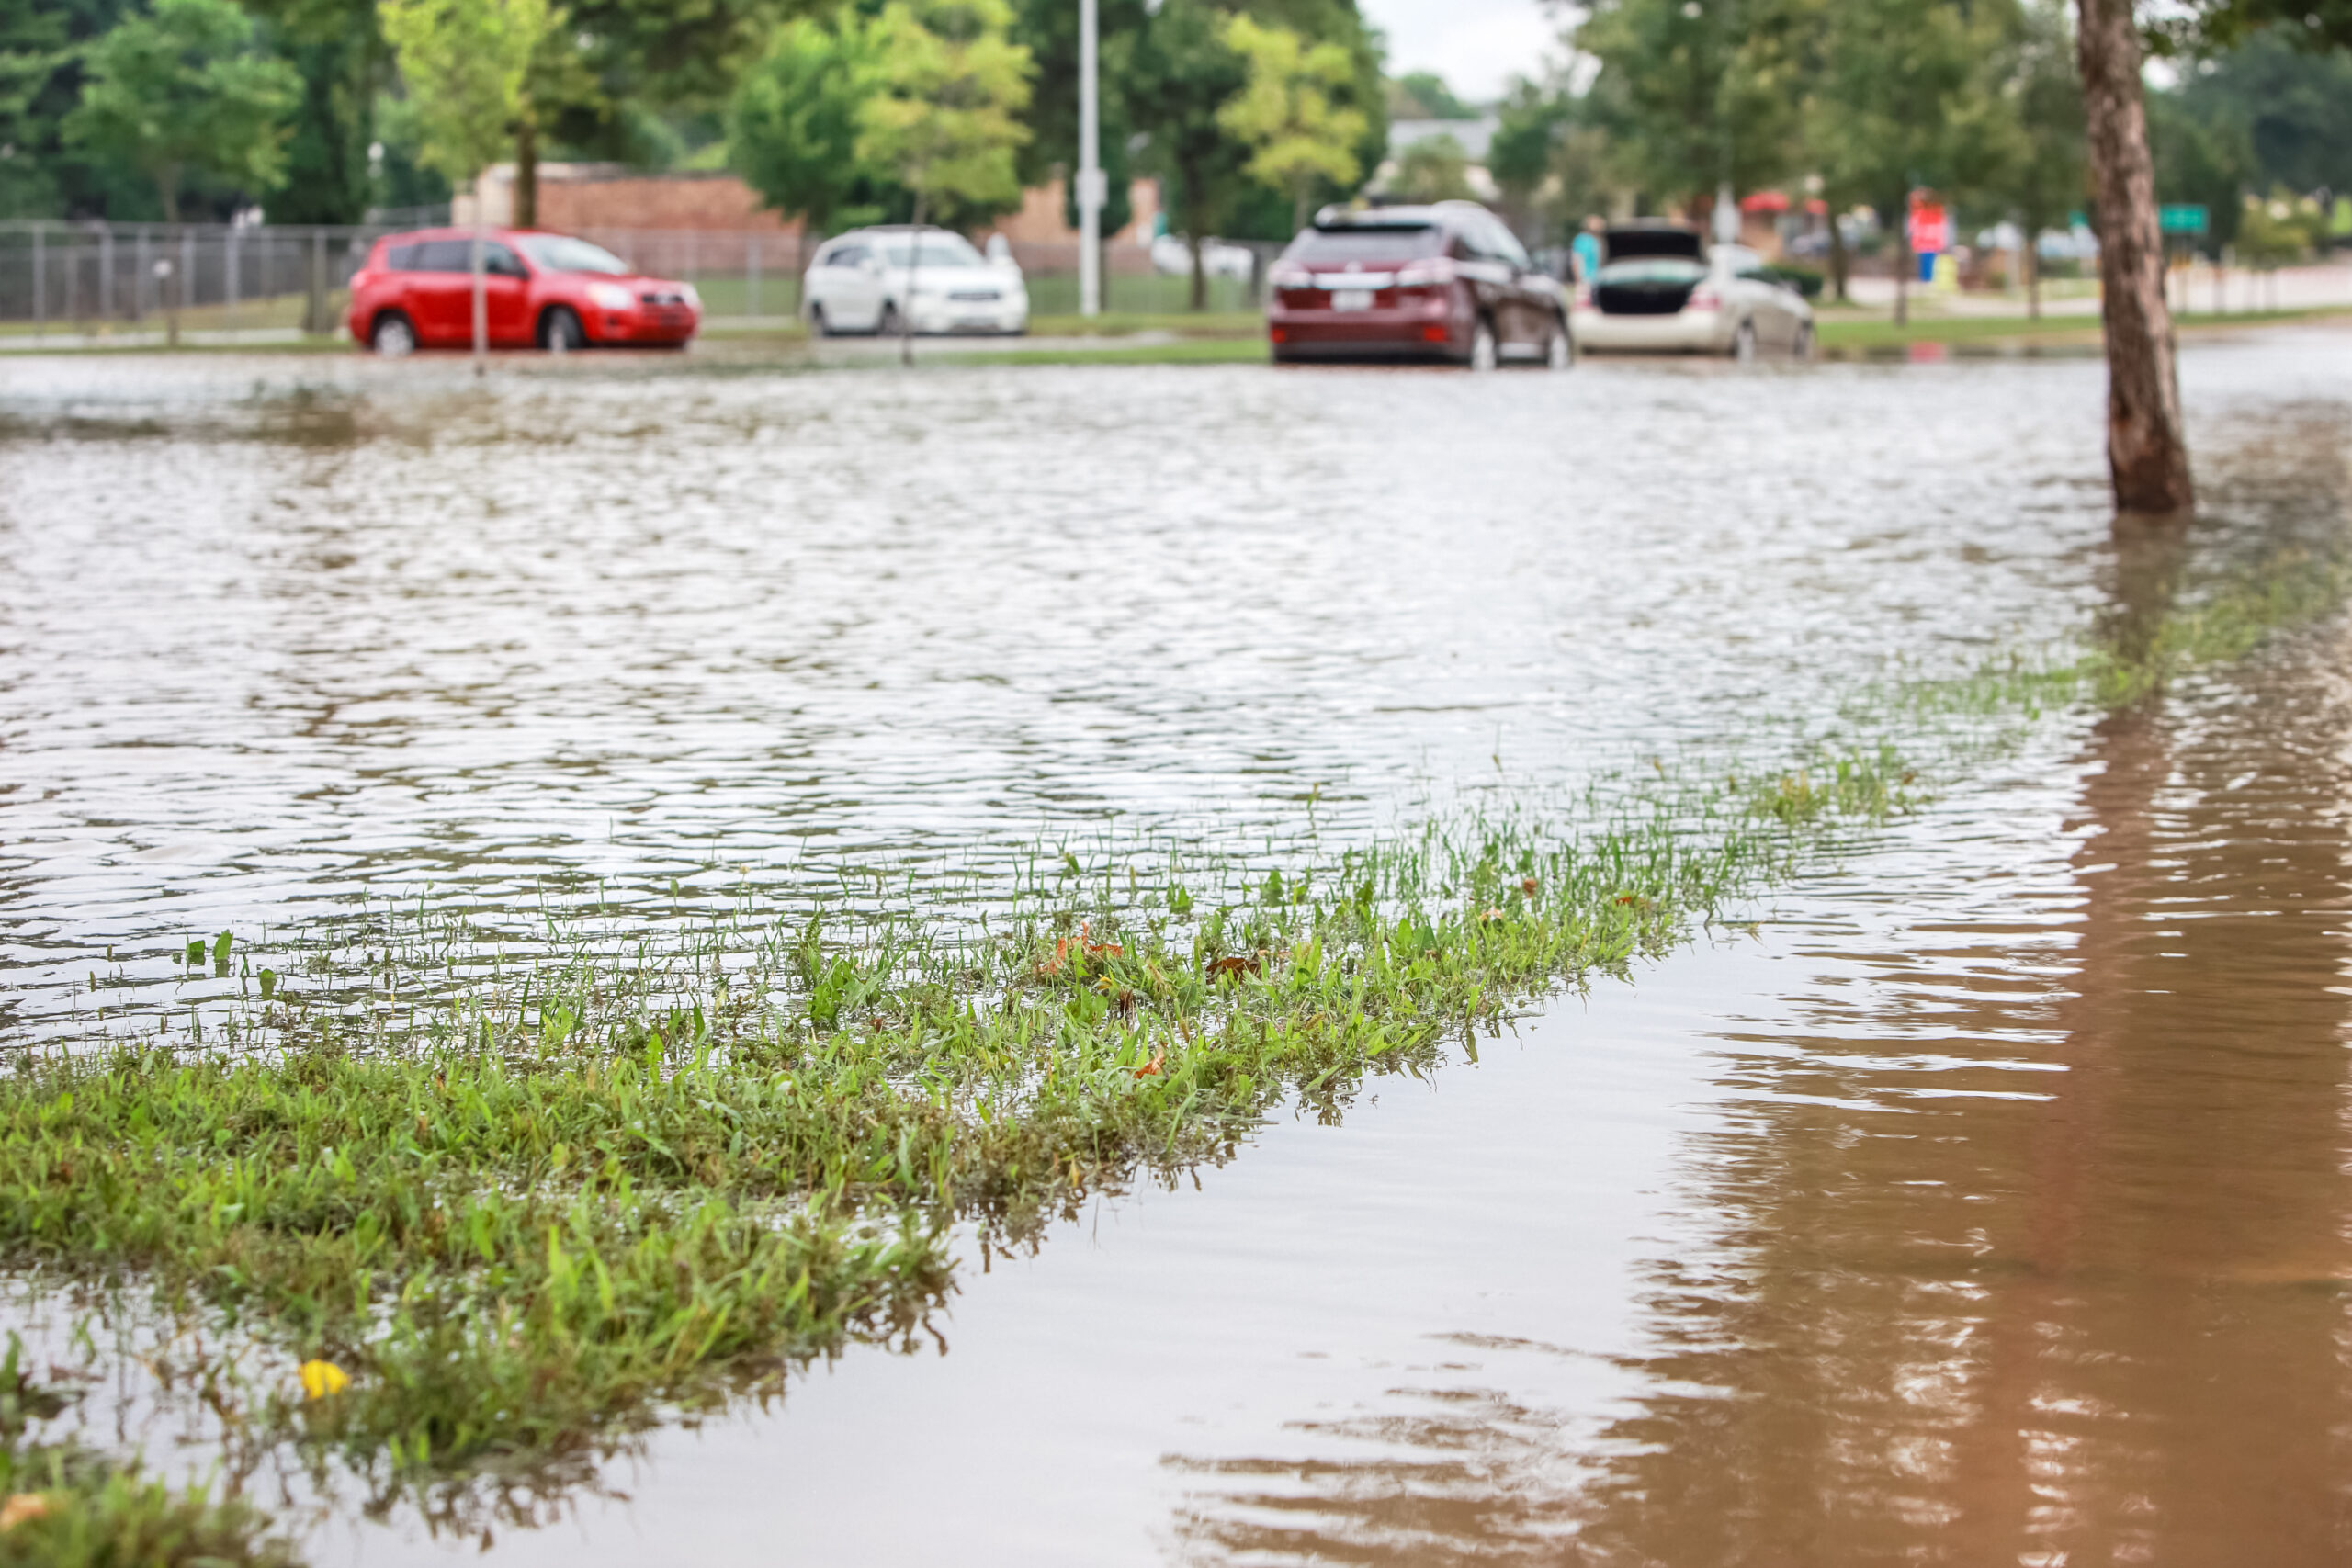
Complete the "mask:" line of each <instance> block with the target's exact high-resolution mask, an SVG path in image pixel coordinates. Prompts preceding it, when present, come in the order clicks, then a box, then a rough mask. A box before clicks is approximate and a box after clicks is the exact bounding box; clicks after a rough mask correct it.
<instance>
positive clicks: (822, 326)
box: [809, 305, 833, 337]
mask: <svg viewBox="0 0 2352 1568" xmlns="http://www.w3.org/2000/svg"><path fill="white" fill-rule="evenodd" d="M832 335H833V324H832V322H831V321H827V320H825V308H824V307H823V306H822V305H811V306H809V336H810V337H831V336H832Z"/></svg>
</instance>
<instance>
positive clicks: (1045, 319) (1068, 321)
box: [1029, 310, 1266, 338]
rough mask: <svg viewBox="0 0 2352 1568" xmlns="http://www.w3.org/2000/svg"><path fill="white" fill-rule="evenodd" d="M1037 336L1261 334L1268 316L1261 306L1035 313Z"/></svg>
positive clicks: (1031, 324) (1031, 326)
mask: <svg viewBox="0 0 2352 1568" xmlns="http://www.w3.org/2000/svg"><path fill="white" fill-rule="evenodd" d="M1029 331H1030V333H1031V335H1032V336H1035V337H1099V336H1112V335H1122V334H1125V333H1175V334H1176V335H1177V336H1178V337H1246V338H1261V337H1263V336H1264V335H1265V333H1266V317H1265V313H1264V312H1263V311H1260V310H1168V311H1145V310H1106V311H1104V312H1103V314H1102V315H1099V316H1095V317H1092V318H1089V317H1085V316H1080V315H1051V316H1032V317H1030V318H1029Z"/></svg>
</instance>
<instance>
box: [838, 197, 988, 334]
mask: <svg viewBox="0 0 2352 1568" xmlns="http://www.w3.org/2000/svg"><path fill="white" fill-rule="evenodd" d="M800 310H801V314H802V315H804V316H805V317H807V318H808V321H809V331H810V332H812V333H816V334H817V335H818V336H820V337H826V336H830V335H831V334H832V333H880V334H881V335H882V336H884V337H893V336H896V335H897V334H898V333H899V332H901V331H903V330H907V329H909V328H911V329H912V330H913V331H915V332H918V333H1024V332H1027V331H1028V330H1029V290H1028V287H1027V285H1026V284H1024V283H1023V281H1022V277H1021V268H1020V266H1019V265H1017V264H1015V263H1014V262H1013V260H1012V257H1011V256H1010V255H1009V254H1008V255H1006V256H1005V257H1004V258H1003V259H1001V260H995V261H992V260H990V259H989V258H988V257H987V256H984V255H982V254H980V253H979V252H978V251H976V250H974V249H973V248H972V243H971V242H970V241H968V240H967V239H965V238H964V236H963V235H961V234H958V233H956V232H954V231H950V230H946V229H933V228H931V227H929V226H925V227H924V229H923V230H922V233H921V234H920V236H918V234H917V233H916V231H914V230H913V229H912V228H910V227H909V226H907V225H904V224H891V225H886V226H883V227H879V228H874V229H853V230H851V231H849V232H848V233H846V234H838V235H835V236H834V237H833V238H832V239H831V240H829V241H827V242H826V243H825V247H824V249H822V250H820V251H819V252H818V253H817V254H816V256H815V258H814V259H813V260H811V261H810V262H809V272H808V276H806V277H804V278H803V279H802V280H801V286H800Z"/></svg>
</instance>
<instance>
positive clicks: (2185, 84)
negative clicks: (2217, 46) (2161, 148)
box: [2148, 27, 2352, 200]
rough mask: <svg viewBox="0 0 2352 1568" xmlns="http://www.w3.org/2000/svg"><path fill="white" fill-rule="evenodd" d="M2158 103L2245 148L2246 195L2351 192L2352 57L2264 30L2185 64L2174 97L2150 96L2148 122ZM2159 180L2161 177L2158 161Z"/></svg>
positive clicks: (2282, 32) (2161, 164)
mask: <svg viewBox="0 0 2352 1568" xmlns="http://www.w3.org/2000/svg"><path fill="white" fill-rule="evenodd" d="M2160 103H2161V104H2162V105H2163V106H2164V108H2165V110H2166V111H2177V117H2178V118H2184V119H2186V120H2188V122H2190V123H2191V124H2194V125H2196V126H2198V127H2199V128H2201V129H2202V130H2205V131H2207V132H2208V133H2209V134H2211V135H2213V136H2215V137H2218V138H2220V139H2221V140H2222V141H2227V142H2230V143H2232V144H2233V145H2237V146H2242V147H2243V149H2244V150H2245V153H2246V154H2247V156H2248V157H2249V158H2250V160H2251V166H2250V167H2249V168H2247V169H2246V170H2245V171H2244V172H2243V177H2244V179H2245V182H2246V185H2247V188H2249V189H2256V190H2267V189H2268V188H2269V187H2270V186H2273V185H2283V186H2288V187H2290V189H2294V190H2305V191H2308V190H2316V189H2318V188H2319V187H2320V186H2327V187H2328V188H2329V189H2331V190H2334V191H2337V192H2347V191H2352V51H2345V50H2334V51H2314V50H2309V49H2304V48H2301V47H2299V46H2298V40H2297V38H2296V36H2295V35H2293V34H2291V33H2290V32H2288V31H2287V30H2286V29H2284V28H2276V27H2273V28H2265V29H2263V30H2262V31H2260V32H2257V33H2255V34H2252V35H2251V36H2249V37H2247V38H2246V39H2245V40H2244V41H2243V42H2241V43H2239V44H2238V45H2236V46H2235V47H2234V48H2233V49H2230V50H2228V51H2225V52H2222V53H2220V54H2216V55H2213V56H2211V57H2210V58H2206V59H2202V60H2198V61H2194V62H2188V69H2186V70H2185V71H2184V72H2183V73H2182V77H2181V81H2180V85H2178V87H2177V88H2176V89H2174V90H2173V91H2170V92H2165V93H2152V94H2150V95H2149V99H2148V108H2149V114H2150V118H2151V119H2152V121H2153V119H2154V117H2155V116H2156V114H2157V112H2158V106H2159V104H2160ZM2156 177H2157V179H2158V180H2159V181H2160V182H2161V181H2162V180H2163V179H2164V178H2165V167H2164V161H2163V159H2162V157H2161V156H2159V158H2158V160H2157V167H2156ZM2184 199H2188V200H2196V199H2199V198H2197V197H2187V198H2184Z"/></svg>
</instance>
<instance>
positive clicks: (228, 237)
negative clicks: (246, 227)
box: [220, 223, 237, 338]
mask: <svg viewBox="0 0 2352 1568" xmlns="http://www.w3.org/2000/svg"><path fill="white" fill-rule="evenodd" d="M220 272H221V283H220V292H221V300H220V304H221V310H220V324H221V325H222V326H223V327H225V328H226V329H227V330H228V333H229V335H230V337H232V338H234V337H235V336H236V335H237V226H236V225H235V224H234V223H232V224H230V225H229V228H228V231H227V232H226V233H224V234H222V235H221V237H220Z"/></svg>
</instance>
